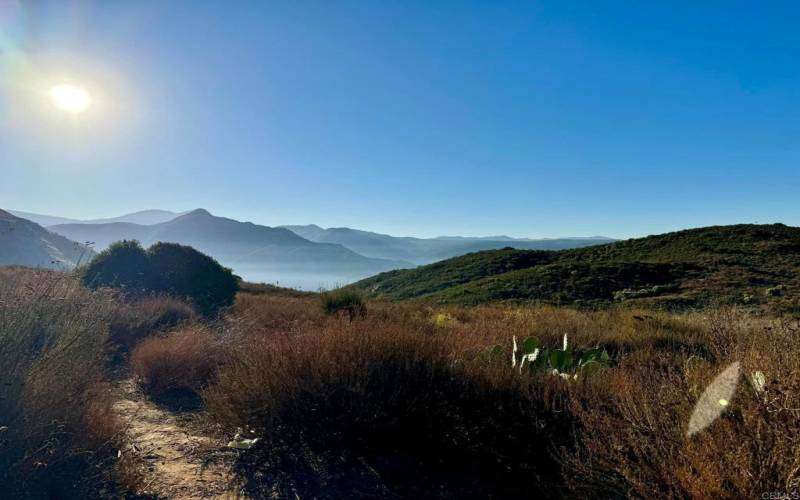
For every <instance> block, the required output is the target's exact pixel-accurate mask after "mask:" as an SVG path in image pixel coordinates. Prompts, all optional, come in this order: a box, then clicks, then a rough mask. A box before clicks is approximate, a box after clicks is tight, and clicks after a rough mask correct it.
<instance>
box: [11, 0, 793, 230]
mask: <svg viewBox="0 0 800 500" xmlns="http://www.w3.org/2000/svg"><path fill="white" fill-rule="evenodd" d="M798 9H800V7H798V6H797V5H796V4H793V3H780V4H772V5H770V6H769V7H768V6H767V5H763V4H744V3H741V4H740V3H733V4H732V3H718V4H705V3H704V4H697V3H696V2H692V3H690V2H685V3H683V2H680V3H679V4H675V3H673V2H670V3H662V4H660V5H659V4H655V3H643V4H639V5H636V6H631V5H630V4H623V3H618V2H590V3H584V4H579V3H573V2H549V1H545V2H503V3H494V2H479V3H474V4H470V6H469V8H466V5H463V4H448V3H439V4H436V5H433V4H431V3H429V2H403V3H393V4H385V3H383V2H378V3H373V2H349V1H345V2H283V1H278V2H235V3H233V4H231V3H230V2H191V3H189V2H154V1H153V2H68V1H52V2H48V1H40V2H18V1H13V0H12V1H3V2H0V175H2V182H0V200H2V203H0V206H2V207H4V208H12V209H17V210H25V211H30V212H37V213H50V214H58V215H62V216H67V217H75V218H98V217H109V216H114V215H119V214H122V213H126V212H132V211H136V210H142V209H150V208H160V209H166V210H173V211H184V210H189V209H192V208H196V207H204V208H207V209H208V210H210V211H211V212H212V213H214V214H218V215H223V216H228V217H232V218H236V219H239V220H246V221H253V222H257V223H260V224H265V225H280V224H308V223H315V224H319V225H321V226H324V227H337V226H349V227H357V228H362V229H367V230H373V231H379V232H384V233H389V234H396V235H413V236H437V235H441V234H461V235H467V234H468V235H497V234H508V235H510V236H520V237H560V236H590V235H597V234H601V235H607V236H611V237H629V236H638V235H646V234H653V233H660V232H664V231H668V230H674V229H679V228H686V227H697V226H704V225H709V224H728V223H738V222H761V223H767V222H784V223H787V224H795V225H797V224H800V202H798V198H797V194H796V193H797V190H798V188H800V168H798V162H799V161H800V145H799V144H800V143H799V142H798V141H797V138H798V137H800V117H798V110H800V93H798V89H800V63H799V62H798V61H800V31H798V30H797V29H796V28H797V25H798V21H800V11H799V10H798ZM62 84H68V85H71V87H61V86H60V85H62ZM54 85H59V87H54ZM87 92H88V94H87ZM53 104H55V105H56V107H54V106H53ZM81 112H82V113H81Z"/></svg>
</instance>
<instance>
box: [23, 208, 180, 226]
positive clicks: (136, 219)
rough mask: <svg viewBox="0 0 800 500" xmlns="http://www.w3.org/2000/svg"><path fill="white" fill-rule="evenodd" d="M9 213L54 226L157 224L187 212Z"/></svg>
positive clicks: (40, 223) (43, 224)
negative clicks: (112, 214) (87, 216)
mask: <svg viewBox="0 0 800 500" xmlns="http://www.w3.org/2000/svg"><path fill="white" fill-rule="evenodd" d="M9 212H10V213H12V214H13V215H16V216H17V217H22V218H23V219H28V220H30V221H33V222H35V223H37V224H39V225H41V226H45V227H47V226H54V225H56V224H110V223H112V222H130V223H133V224H159V223H161V222H167V221H169V220H172V219H174V218H175V217H178V216H181V215H184V214H185V213H187V212H182V213H176V212H170V211H169V210H141V211H139V212H133V213H130V214H125V215H120V216H119V217H109V218H107V219H89V220H81V219H69V218H67V217H58V216H55V215H42V214H35V213H32V212H23V211H21V210H9Z"/></svg>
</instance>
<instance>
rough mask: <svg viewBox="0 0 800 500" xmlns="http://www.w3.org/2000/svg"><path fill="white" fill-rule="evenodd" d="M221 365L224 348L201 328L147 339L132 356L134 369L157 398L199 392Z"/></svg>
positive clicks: (197, 326)
mask: <svg viewBox="0 0 800 500" xmlns="http://www.w3.org/2000/svg"><path fill="white" fill-rule="evenodd" d="M221 362H222V346H221V344H220V342H219V340H217V339H216V338H215V337H214V335H213V334H212V333H211V332H210V331H209V330H208V329H207V328H205V327H202V326H199V325H192V326H186V327H184V328H181V329H178V330H175V331H173V332H171V333H169V334H167V335H165V336H153V337H148V338H145V339H144V340H142V341H141V342H139V344H138V345H137V346H136V348H135V349H134V350H133V352H132V353H131V359H130V364H131V370H132V371H133V374H134V376H136V377H137V378H138V379H139V380H140V384H141V386H142V387H143V388H144V389H145V390H146V391H147V392H148V393H149V394H151V395H152V396H154V397H157V398H158V397H163V396H165V395H167V394H168V393H169V392H170V391H174V390H190V391H195V392H197V391H200V390H201V389H202V388H204V387H205V386H206V385H207V384H208V383H209V382H210V381H211V380H212V379H213V377H214V375H215V373H216V370H217V368H218V366H219V364H220V363H221Z"/></svg>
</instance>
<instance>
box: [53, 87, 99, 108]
mask: <svg viewBox="0 0 800 500" xmlns="http://www.w3.org/2000/svg"><path fill="white" fill-rule="evenodd" d="M50 99H51V100H52V101H53V104H54V105H55V106H56V107H57V108H58V109H60V110H62V111H66V112H68V113H73V114H78V113H83V112H84V111H86V110H87V109H88V108H89V105H90V104H91V103H92V99H91V97H90V96H89V93H88V92H86V91H85V90H83V89H82V88H80V87H76V86H74V85H66V84H65V85H56V86H54V87H52V88H51V89H50Z"/></svg>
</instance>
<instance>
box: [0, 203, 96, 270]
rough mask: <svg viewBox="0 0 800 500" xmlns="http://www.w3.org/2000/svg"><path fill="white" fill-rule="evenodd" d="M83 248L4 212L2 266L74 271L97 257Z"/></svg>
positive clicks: (0, 224) (1, 222) (0, 212)
mask: <svg viewBox="0 0 800 500" xmlns="http://www.w3.org/2000/svg"><path fill="white" fill-rule="evenodd" d="M94 255H95V253H94V252H93V251H92V250H91V249H88V248H86V247H85V246H83V245H79V244H78V243H76V242H74V241H71V240H69V239H67V238H65V237H63V236H59V235H57V234H53V233H51V232H49V231H47V230H46V229H44V228H43V227H42V226H40V225H39V224H36V223H35V222H31V221H29V220H27V219H22V218H19V217H16V216H14V215H12V214H11V213H9V212H6V211H4V210H0V266H9V265H17V266H28V267H42V268H47V269H65V270H66V269H71V268H73V267H75V266H76V265H77V264H79V263H81V262H85V261H88V260H90V259H91V258H92V257H94Z"/></svg>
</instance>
